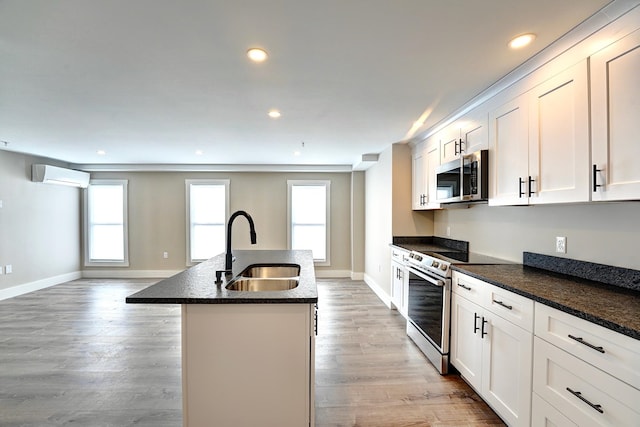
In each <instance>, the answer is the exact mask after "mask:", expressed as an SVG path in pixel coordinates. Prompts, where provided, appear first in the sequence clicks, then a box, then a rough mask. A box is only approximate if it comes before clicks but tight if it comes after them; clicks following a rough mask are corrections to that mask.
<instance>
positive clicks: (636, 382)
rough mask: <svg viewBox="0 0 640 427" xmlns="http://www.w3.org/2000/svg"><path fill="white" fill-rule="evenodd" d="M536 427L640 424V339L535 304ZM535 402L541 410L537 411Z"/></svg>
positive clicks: (534, 424) (534, 373)
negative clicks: (563, 420) (552, 423)
mask: <svg viewBox="0 0 640 427" xmlns="http://www.w3.org/2000/svg"><path fill="white" fill-rule="evenodd" d="M535 318H536V322H535V335H536V336H535V340H534V365H533V377H534V381H533V390H534V415H535V416H534V417H533V419H532V426H547V425H549V424H548V423H547V422H546V421H545V420H547V419H556V418H557V414H555V411H556V410H557V409H561V412H562V415H563V416H564V417H565V418H566V419H567V420H568V422H567V423H562V424H559V425H579V426H611V427H613V426H616V427H618V426H620V427H624V426H635V427H637V426H640V407H639V402H640V389H639V388H638V387H639V386H640V375H639V372H640V363H638V361H640V341H638V340H634V339H633V338H630V337H628V336H625V335H621V334H619V333H617V332H614V331H611V330H609V329H605V328H603V327H601V326H599V325H596V324H593V323H591V322H588V321H586V320H583V319H580V318H577V317H575V316H572V315H570V314H567V313H564V312H562V311H559V310H556V309H554V308H551V307H548V306H546V305H543V304H539V303H536V305H535ZM536 399H537V400H538V407H537V408H536Z"/></svg>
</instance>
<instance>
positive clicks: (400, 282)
mask: <svg viewBox="0 0 640 427" xmlns="http://www.w3.org/2000/svg"><path fill="white" fill-rule="evenodd" d="M408 256H409V252H408V251H405V250H402V249H399V248H397V247H392V248H391V304H392V305H393V306H394V307H395V308H396V310H398V312H399V313H400V314H402V315H403V316H404V317H407V303H408V300H409V295H408V289H407V288H408V283H407V282H408V280H409V273H408V272H407V268H406V267H405V264H404V263H405V261H406V260H407V257H408Z"/></svg>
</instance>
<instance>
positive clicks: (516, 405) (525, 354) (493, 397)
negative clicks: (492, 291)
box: [482, 311, 533, 426]
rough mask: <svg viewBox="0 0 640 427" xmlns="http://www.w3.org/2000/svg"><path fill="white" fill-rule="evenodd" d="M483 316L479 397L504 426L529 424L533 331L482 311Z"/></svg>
mask: <svg viewBox="0 0 640 427" xmlns="http://www.w3.org/2000/svg"><path fill="white" fill-rule="evenodd" d="M485 313H488V312H486V311H485ZM487 319H488V325H487V326H485V332H487V334H486V335H485V336H484V338H483V346H482V365H483V366H482V396H483V397H484V399H485V400H486V401H487V403H489V405H490V406H491V407H493V408H494V409H495V411H496V412H497V413H498V414H499V415H500V416H501V417H502V418H503V419H504V420H505V421H506V422H507V424H508V425H510V426H529V425H530V419H531V366H532V363H533V334H532V333H531V332H528V331H525V330H524V329H522V328H519V327H518V326H515V325H514V324H513V323H511V322H508V321H506V320H504V319H503V318H501V317H499V316H496V315H493V314H488V315H487V314H485V319H483V321H484V320H487Z"/></svg>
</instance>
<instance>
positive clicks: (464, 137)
mask: <svg viewBox="0 0 640 427" xmlns="http://www.w3.org/2000/svg"><path fill="white" fill-rule="evenodd" d="M440 135H441V136H440V141H441V142H440V163H441V164H442V163H447V162H450V161H452V160H455V159H459V158H460V156H461V155H463V154H466V153H473V152H474V151H478V150H483V149H486V148H487V147H488V139H487V114H486V110H484V109H477V110H474V111H472V112H470V113H469V114H467V115H465V116H464V118H462V119H460V120H457V121H456V122H454V123H453V124H451V125H449V126H447V127H446V128H445V129H444V130H443V131H442V132H441V133H440Z"/></svg>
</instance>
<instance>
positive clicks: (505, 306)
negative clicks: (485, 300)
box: [493, 299, 513, 310]
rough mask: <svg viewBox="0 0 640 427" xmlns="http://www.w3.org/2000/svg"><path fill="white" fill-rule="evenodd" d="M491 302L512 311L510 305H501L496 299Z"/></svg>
mask: <svg viewBox="0 0 640 427" xmlns="http://www.w3.org/2000/svg"><path fill="white" fill-rule="evenodd" d="M493 302H495V303H496V304H498V305H501V306H503V307H504V308H506V309H509V310H513V306H512V305H507V304H505V303H503V302H502V301H498V300H497V299H494V300H493Z"/></svg>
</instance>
